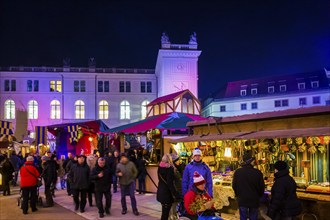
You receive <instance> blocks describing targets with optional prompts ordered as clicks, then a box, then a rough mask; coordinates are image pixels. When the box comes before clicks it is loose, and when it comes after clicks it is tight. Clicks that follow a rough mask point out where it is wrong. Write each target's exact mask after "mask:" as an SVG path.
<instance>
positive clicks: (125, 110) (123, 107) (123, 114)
mask: <svg viewBox="0 0 330 220" xmlns="http://www.w3.org/2000/svg"><path fill="white" fill-rule="evenodd" d="M120 119H130V107H129V102H128V101H126V100H124V101H122V102H121V103H120Z"/></svg>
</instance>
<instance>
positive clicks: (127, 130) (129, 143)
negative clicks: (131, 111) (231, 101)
mask: <svg viewBox="0 0 330 220" xmlns="http://www.w3.org/2000/svg"><path fill="white" fill-rule="evenodd" d="M146 110H147V117H146V118H145V119H143V120H140V121H137V122H133V123H130V124H126V125H122V126H119V127H116V128H111V129H109V130H108V132H109V133H111V134H114V133H115V134H116V135H117V134H118V136H119V139H120V150H121V151H122V152H123V151H127V152H129V151H132V150H141V151H143V152H144V154H145V156H146V157H147V158H148V160H149V165H148V166H147V172H148V177H149V178H147V180H146V190H147V191H148V192H156V190H157V184H158V176H157V168H158V163H159V162H160V160H161V158H162V156H163V154H164V153H172V152H174V151H175V149H173V148H172V145H171V144H170V143H169V141H170V140H173V139H177V138H182V137H185V136H187V135H188V134H189V132H190V131H189V128H188V127H187V126H186V124H187V123H188V122H190V121H195V120H204V119H206V118H204V117H202V116H200V102H199V100H198V99H197V98H196V97H194V95H193V94H192V93H191V92H190V91H189V90H183V91H180V92H177V93H173V94H169V95H167V96H163V97H160V98H157V99H156V100H154V101H152V102H151V103H149V104H148V105H147V109H146Z"/></svg>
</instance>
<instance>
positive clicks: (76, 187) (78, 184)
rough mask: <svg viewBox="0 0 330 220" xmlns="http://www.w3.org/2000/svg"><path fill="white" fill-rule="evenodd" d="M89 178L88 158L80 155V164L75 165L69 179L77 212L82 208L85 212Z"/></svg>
mask: <svg viewBox="0 0 330 220" xmlns="http://www.w3.org/2000/svg"><path fill="white" fill-rule="evenodd" d="M89 176H90V169H89V166H88V165H87V163H86V157H85V156H84V155H79V156H78V162H77V163H76V164H73V165H72V167H71V169H70V172H69V174H68V179H69V181H70V185H71V188H72V190H73V201H74V204H75V208H74V210H75V211H77V210H78V209H79V208H80V212H81V213H83V212H85V206H86V202H87V190H88V187H89ZM79 197H80V199H79Z"/></svg>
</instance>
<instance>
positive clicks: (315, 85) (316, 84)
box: [311, 81, 319, 88]
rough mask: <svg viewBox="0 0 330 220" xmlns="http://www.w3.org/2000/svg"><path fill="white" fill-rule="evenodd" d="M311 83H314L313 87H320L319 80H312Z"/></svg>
mask: <svg viewBox="0 0 330 220" xmlns="http://www.w3.org/2000/svg"><path fill="white" fill-rule="evenodd" d="M311 85H312V88H319V81H312V82H311Z"/></svg>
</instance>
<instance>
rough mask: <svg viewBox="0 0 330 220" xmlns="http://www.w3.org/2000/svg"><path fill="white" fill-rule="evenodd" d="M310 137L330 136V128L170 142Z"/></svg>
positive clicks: (209, 136) (205, 137)
mask: <svg viewBox="0 0 330 220" xmlns="http://www.w3.org/2000/svg"><path fill="white" fill-rule="evenodd" d="M310 136H330V127H319V128H302V129H286V130H269V131H252V132H236V133H223V134H210V135H192V136H188V137H184V138H179V139H173V140H170V142H171V143H179V142H195V141H215V140H232V139H266V138H290V137H292V138H293V137H310Z"/></svg>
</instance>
